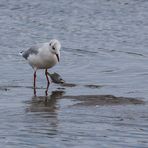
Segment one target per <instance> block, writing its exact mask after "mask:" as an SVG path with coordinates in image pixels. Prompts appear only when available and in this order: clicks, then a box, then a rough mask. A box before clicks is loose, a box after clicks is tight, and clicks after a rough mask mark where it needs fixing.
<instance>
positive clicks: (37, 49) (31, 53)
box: [20, 39, 61, 96]
mask: <svg viewBox="0 0 148 148" xmlns="http://www.w3.org/2000/svg"><path fill="white" fill-rule="evenodd" d="M60 48H61V44H60V42H59V41H58V40H56V39H52V40H51V41H49V42H47V43H41V44H37V45H35V46H32V47H30V48H29V49H28V50H25V51H22V52H20V54H21V55H22V57H24V58H25V59H26V60H27V61H28V63H29V65H30V66H31V67H32V68H33V70H34V82H33V86H34V95H35V96H36V72H37V70H38V69H45V76H46V79H47V89H46V91H45V93H46V95H48V94H47V93H48V88H49V85H50V81H49V78H48V71H47V69H49V68H51V67H53V66H55V65H56V64H57V63H58V62H59V61H60Z"/></svg>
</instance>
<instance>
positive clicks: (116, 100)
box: [63, 95, 145, 106]
mask: <svg viewBox="0 0 148 148" xmlns="http://www.w3.org/2000/svg"><path fill="white" fill-rule="evenodd" d="M63 98H70V99H75V100H79V101H81V102H79V103H77V104H76V105H85V106H91V105H130V104H131V105H138V104H145V102H144V101H143V100H142V99H140V98H139V99H138V98H130V97H116V96H113V95H79V96H63Z"/></svg>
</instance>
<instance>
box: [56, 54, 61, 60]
mask: <svg viewBox="0 0 148 148" xmlns="http://www.w3.org/2000/svg"><path fill="white" fill-rule="evenodd" d="M56 57H57V59H58V62H59V61H60V58H59V55H58V54H56Z"/></svg>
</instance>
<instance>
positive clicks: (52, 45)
mask: <svg viewBox="0 0 148 148" xmlns="http://www.w3.org/2000/svg"><path fill="white" fill-rule="evenodd" d="M49 49H50V51H51V52H52V53H53V54H55V55H56V57H57V60H58V62H59V61H60V49H61V43H60V42H59V41H58V40H56V39H52V40H51V41H50V42H49Z"/></svg>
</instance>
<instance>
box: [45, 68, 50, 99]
mask: <svg viewBox="0 0 148 148" xmlns="http://www.w3.org/2000/svg"><path fill="white" fill-rule="evenodd" d="M45 75H46V79H47V88H46V91H45V93H46V96H47V95H48V88H49V85H50V81H49V78H48V71H47V69H46V70H45Z"/></svg>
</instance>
